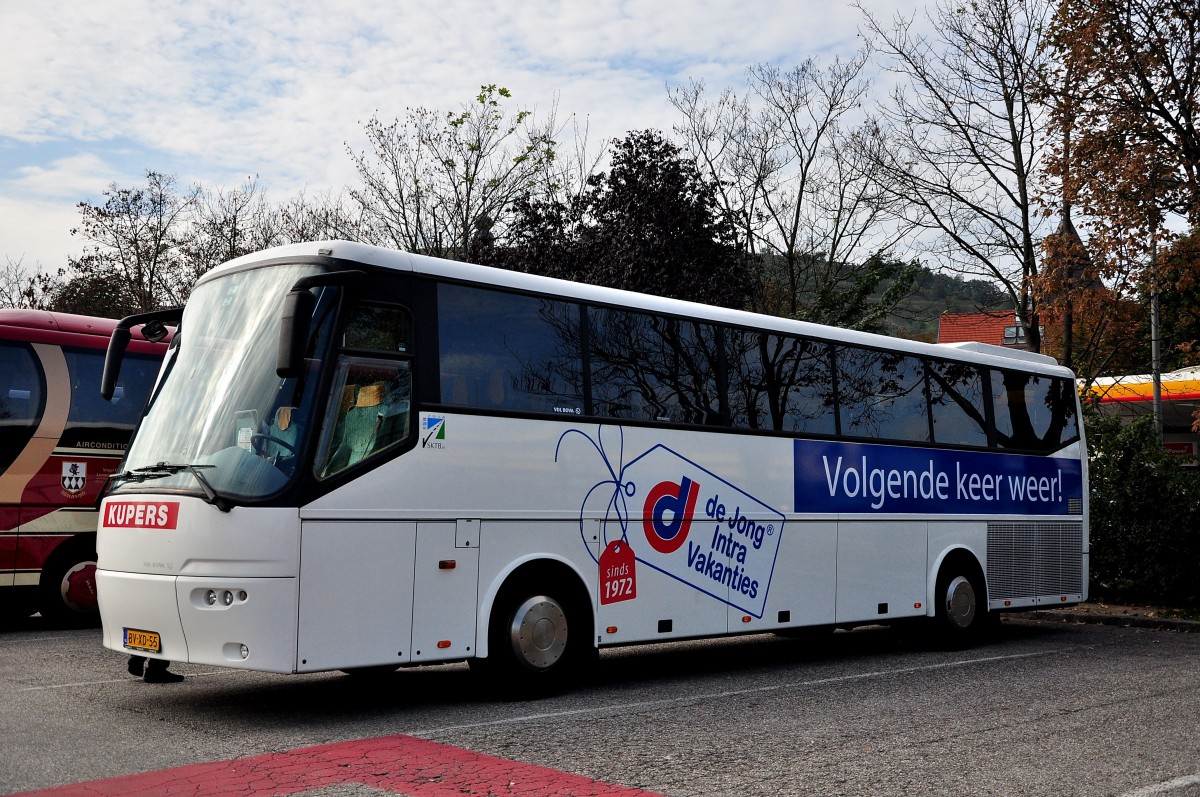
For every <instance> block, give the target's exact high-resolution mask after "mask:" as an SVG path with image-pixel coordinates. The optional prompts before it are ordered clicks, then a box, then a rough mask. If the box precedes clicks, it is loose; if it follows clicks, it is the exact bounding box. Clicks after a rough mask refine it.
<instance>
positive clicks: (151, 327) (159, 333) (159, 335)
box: [142, 319, 171, 343]
mask: <svg viewBox="0 0 1200 797" xmlns="http://www.w3.org/2000/svg"><path fill="white" fill-rule="evenodd" d="M169 334H171V330H169V329H167V325H166V324H164V323H163V322H162V321H159V320H157V319H155V320H154V321H147V322H146V324H145V325H144V326H143V327H142V337H143V338H145V339H146V340H148V341H150V342H151V343H159V342H161V341H163V340H166V338H167V335H169Z"/></svg>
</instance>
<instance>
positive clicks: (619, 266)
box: [485, 130, 750, 307]
mask: <svg viewBox="0 0 1200 797" xmlns="http://www.w3.org/2000/svg"><path fill="white" fill-rule="evenodd" d="M515 210H516V215H515V217H514V219H513V221H512V223H511V225H510V227H509V230H508V234H507V236H506V238H505V242H504V246H497V247H495V249H494V250H493V251H491V252H489V253H488V256H487V257H486V258H485V260H486V262H489V263H492V264H495V265H500V266H504V267H508V268H514V269H517V270H522V271H530V272H534V273H539V274H546V275H550V276H556V277H562V278H567V279H576V280H580V281H583V282H590V283H593V284H597V285H606V286H610V287H616V288H624V289H627V290H634V291H642V292H645V293H652V294H657V295H659V296H669V297H672V298H680V299H690V300H693V301H698V302H705V303H709V304H718V305H724V306H727V307H742V306H743V305H744V304H745V302H746V299H747V296H748V293H749V289H750V281H749V279H748V276H747V274H746V273H745V271H744V270H743V269H742V268H740V261H739V258H738V256H737V249H736V247H735V246H734V242H735V235H734V232H733V229H732V227H731V225H730V224H729V223H728V221H727V218H726V217H725V216H724V215H723V214H721V213H720V212H719V209H718V208H717V205H716V199H715V195H714V186H713V184H712V183H711V182H710V181H708V180H706V179H704V177H702V176H701V174H700V172H699V170H698V169H697V168H696V164H695V162H694V161H692V160H691V159H689V158H685V157H683V155H682V153H681V151H680V150H679V148H678V147H676V146H675V145H674V144H672V143H671V142H670V141H668V140H667V139H666V138H664V137H663V135H662V134H661V133H659V132H657V131H653V130H647V131H635V132H630V133H629V134H628V135H626V137H625V138H624V139H622V140H619V141H616V142H614V149H613V152H612V157H611V168H610V169H609V170H608V171H607V172H599V173H596V174H593V175H592V176H590V177H589V178H588V179H587V181H586V184H585V187H584V189H583V191H582V193H581V194H580V195H579V196H577V197H575V198H569V199H563V198H537V197H533V196H530V195H526V196H524V197H522V198H521V199H520V200H519V201H518V202H517V203H516V204H515Z"/></svg>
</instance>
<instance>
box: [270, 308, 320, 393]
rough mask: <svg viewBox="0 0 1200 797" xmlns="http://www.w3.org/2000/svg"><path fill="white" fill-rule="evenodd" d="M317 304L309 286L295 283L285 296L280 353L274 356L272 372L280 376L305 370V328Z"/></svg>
mask: <svg viewBox="0 0 1200 797" xmlns="http://www.w3.org/2000/svg"><path fill="white" fill-rule="evenodd" d="M316 308H317V297H315V296H313V295H312V294H311V293H310V292H309V290H308V288H300V286H297V287H295V288H293V289H292V290H291V291H289V292H288V295H287V296H286V297H284V300H283V314H282V316H281V317H280V319H279V354H278V355H277V357H276V359H275V373H276V374H278V375H279V378H280V379H290V378H292V377H297V376H300V374H301V372H302V371H303V370H304V349H305V344H306V343H307V342H308V328H309V323H310V322H311V321H312V314H313V310H315V309H316Z"/></svg>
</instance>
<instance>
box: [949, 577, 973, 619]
mask: <svg viewBox="0 0 1200 797" xmlns="http://www.w3.org/2000/svg"><path fill="white" fill-rule="evenodd" d="M946 618H947V619H948V620H949V621H950V624H951V625H953V626H954V627H955V628H961V629H966V628H970V627H971V623H973V622H974V621H975V587H973V586H971V582H970V580H969V579H967V578H966V577H965V576H958V577H957V578H955V579H954V580H953V581H951V582H950V586H949V587H948V588H947V589H946Z"/></svg>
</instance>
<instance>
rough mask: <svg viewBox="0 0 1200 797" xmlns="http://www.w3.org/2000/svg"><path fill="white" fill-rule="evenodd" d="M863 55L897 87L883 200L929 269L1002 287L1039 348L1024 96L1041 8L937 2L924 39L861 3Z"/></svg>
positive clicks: (1036, 116)
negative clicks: (922, 250) (883, 65)
mask: <svg viewBox="0 0 1200 797" xmlns="http://www.w3.org/2000/svg"><path fill="white" fill-rule="evenodd" d="M857 7H858V8H859V9H860V10H861V11H862V12H863V13H864V15H865V17H866V26H867V29H868V31H869V32H870V33H871V35H872V36H873V46H874V47H875V48H876V49H877V50H878V51H879V52H881V53H882V54H883V56H884V57H885V58H886V59H887V61H888V63H889V67H890V69H891V71H893V72H894V73H895V74H896V75H897V76H899V77H900V78H901V79H902V81H903V82H902V83H901V84H900V85H899V86H898V87H897V88H896V90H895V91H894V92H893V95H892V101H891V103H890V104H889V105H886V106H884V114H885V117H886V120H887V127H888V129H887V133H888V135H889V138H890V139H891V144H890V145H889V146H888V147H887V148H885V149H883V150H881V151H880V154H881V155H882V156H883V157H882V158H881V163H882V165H883V166H884V167H885V168H886V170H887V171H888V172H889V173H890V174H891V176H892V178H893V180H894V182H893V183H892V185H893V186H894V188H893V189H892V190H895V191H897V192H898V193H897V196H898V197H899V198H902V199H904V200H905V201H906V203H907V211H906V215H907V217H908V219H909V220H910V221H912V222H913V223H914V224H916V225H917V226H918V227H919V228H920V229H921V230H923V231H924V233H925V235H924V236H923V238H922V240H924V241H925V242H926V244H927V247H928V250H929V252H930V253H931V254H932V255H933V256H934V257H935V258H936V259H937V262H938V263H939V264H940V265H941V266H943V267H945V268H947V269H950V270H953V271H957V272H959V273H962V274H971V275H982V276H984V277H987V278H990V279H994V280H997V281H998V282H1000V283H1001V284H1002V285H1003V286H1004V288H1005V290H1006V291H1007V292H1008V294H1009V296H1010V298H1011V299H1012V302H1013V306H1014V307H1015V309H1016V312H1017V314H1018V317H1019V318H1020V319H1021V321H1022V322H1023V323H1024V326H1025V329H1026V336H1027V340H1028V341H1029V345H1030V347H1031V348H1032V349H1034V350H1038V349H1040V346H1041V336H1040V334H1039V316H1038V303H1037V299H1036V296H1035V294H1034V292H1033V290H1032V289H1031V288H1032V282H1033V280H1034V279H1035V278H1036V276H1037V274H1038V247H1037V244H1038V241H1039V238H1040V237H1041V234H1042V231H1041V228H1040V225H1041V224H1044V223H1046V220H1045V218H1044V216H1043V215H1042V214H1041V212H1040V206H1039V201H1038V200H1039V198H1038V196H1037V193H1036V190H1035V187H1036V182H1035V179H1034V178H1035V175H1036V174H1037V172H1038V170H1039V168H1040V161H1041V159H1042V158H1043V156H1044V154H1043V146H1044V144H1043V140H1042V137H1043V134H1044V132H1045V127H1046V124H1047V121H1046V116H1045V110H1044V108H1043V107H1042V106H1039V105H1038V104H1037V103H1036V102H1035V101H1034V99H1033V97H1032V92H1033V89H1034V86H1035V84H1036V77H1037V75H1038V74H1039V72H1040V71H1041V70H1042V65H1043V64H1044V62H1045V59H1046V55H1045V54H1044V52H1043V48H1042V31H1043V30H1044V28H1045V25H1046V23H1047V21H1048V20H1049V7H1048V0H964V2H949V0H943V2H939V3H938V4H937V5H936V6H934V8H933V10H932V11H930V12H927V13H928V15H929V22H930V29H931V30H933V31H934V33H932V34H930V35H923V34H921V33H918V32H917V31H916V30H915V29H914V26H913V20H912V19H911V18H903V17H897V18H895V19H894V20H893V21H892V22H891V24H890V25H886V24H884V23H883V22H881V21H880V20H879V19H877V18H875V17H873V16H872V15H871V13H870V12H869V11H868V10H867V7H866V5H865V4H863V3H858V4H857Z"/></svg>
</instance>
